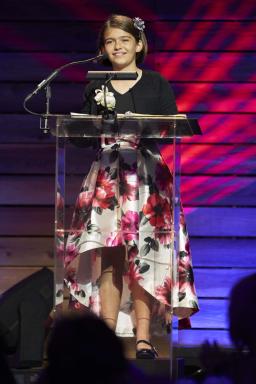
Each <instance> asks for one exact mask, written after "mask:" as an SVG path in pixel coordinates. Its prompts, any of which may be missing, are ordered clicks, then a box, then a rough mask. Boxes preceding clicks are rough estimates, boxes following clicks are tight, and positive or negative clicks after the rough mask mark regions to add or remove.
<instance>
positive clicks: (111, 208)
mask: <svg viewBox="0 0 256 384" xmlns="http://www.w3.org/2000/svg"><path fill="white" fill-rule="evenodd" d="M171 196H172V175H171V173H170V171H169V169H168V167H167V166H166V164H165V163H164V161H163V159H162V157H161V155H160V154H159V152H158V151H156V150H155V149H154V147H152V148H150V147H145V146H143V145H142V144H139V143H138V142H137V141H136V140H133V139H131V138H129V139H127V141H125V140H122V141H113V140H112V142H110V141H106V140H102V143H101V149H100V151H99V156H98V160H96V161H95V162H94V163H93V164H92V166H91V169H90V171H89V173H88V175H87V176H86V177H85V179H84V181H83V183H82V187H81V191H80V194H79V196H78V198H77V202H76V208H75V212H74V215H73V220H72V226H71V232H70V234H69V237H68V240H67V244H66V257H65V269H66V277H65V279H66V283H67V284H68V286H69V287H70V291H71V295H72V297H73V300H74V302H75V303H76V304H77V305H78V306H79V303H81V304H83V305H85V306H87V307H89V308H91V309H92V310H93V311H95V312H97V313H99V312H100V301H99V277H100V275H101V257H100V254H101V252H100V250H101V249H103V248H104V247H114V246H120V245H125V247H126V250H127V251H126V262H125V264H126V268H125V272H124V283H125V284H124V289H123V297H122V302H121V307H120V313H119V317H118V325H117V330H116V332H117V334H118V335H122V336H131V335H133V329H134V327H135V326H136V325H135V324H134V322H133V318H134V316H133V305H132V298H131V295H130V290H129V285H130V283H131V282H132V281H134V280H137V281H138V283H139V284H140V285H141V286H142V287H143V288H144V289H145V290H146V291H147V292H149V293H150V295H151V296H152V297H153V298H154V300H153V302H154V308H153V318H152V324H151V327H152V331H153V332H154V331H155V332H157V333H159V334H160V333H162V331H163V330H164V329H166V328H165V326H166V319H167V318H168V314H170V312H171V311H172V309H173V312H174V314H175V315H177V316H178V317H179V318H185V317H188V316H190V315H191V314H193V313H195V312H197V311H198V302H197V296H196V293H195V288H194V278H193V270H192V262H191V254H190V248H189V240H188V234H187V230H186V225H185V222H184V215H183V211H182V209H181V217H180V236H179V239H180V250H179V259H178V262H177V264H178V271H177V272H178V279H177V282H176V283H174V282H173V281H172V279H171V276H172V265H171V259H172V257H171V248H172V247H171V225H172V201H171Z"/></svg>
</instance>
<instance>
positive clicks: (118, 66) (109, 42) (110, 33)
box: [102, 28, 143, 71]
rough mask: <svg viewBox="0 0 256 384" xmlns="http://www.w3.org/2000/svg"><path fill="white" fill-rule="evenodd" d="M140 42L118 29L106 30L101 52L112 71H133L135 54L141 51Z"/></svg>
mask: <svg viewBox="0 0 256 384" xmlns="http://www.w3.org/2000/svg"><path fill="white" fill-rule="evenodd" d="M142 48H143V47H142V42H141V40H140V41H139V42H137V41H136V40H135V38H134V37H133V36H132V35H131V34H130V33H128V32H125V31H123V30H122V29H119V28H108V29H107V30H106V32H105V35H104V47H103V50H102V51H103V52H105V53H107V55H108V59H109V61H110V62H111V64H112V67H113V69H114V70H117V71H120V70H134V69H136V68H137V66H136V53H137V52H140V51H141V50H142Z"/></svg>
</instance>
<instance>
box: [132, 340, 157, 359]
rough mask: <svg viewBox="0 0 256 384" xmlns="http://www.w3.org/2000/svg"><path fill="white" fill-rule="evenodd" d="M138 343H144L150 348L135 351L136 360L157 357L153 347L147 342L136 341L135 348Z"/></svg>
mask: <svg viewBox="0 0 256 384" xmlns="http://www.w3.org/2000/svg"><path fill="white" fill-rule="evenodd" d="M140 343H145V344H147V345H149V346H150V347H151V348H142V349H137V350H136V359H151V360H153V359H155V358H156V357H157V356H158V353H157V351H156V349H155V347H154V346H153V345H152V344H151V343H150V342H149V341H147V340H138V341H137V343H136V346H137V345H138V344H140Z"/></svg>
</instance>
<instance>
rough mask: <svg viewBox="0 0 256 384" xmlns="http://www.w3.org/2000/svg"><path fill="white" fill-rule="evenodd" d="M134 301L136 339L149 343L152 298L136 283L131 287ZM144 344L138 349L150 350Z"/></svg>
mask: <svg viewBox="0 0 256 384" xmlns="http://www.w3.org/2000/svg"><path fill="white" fill-rule="evenodd" d="M131 291H132V296H133V300H134V310H135V317H136V339H137V341H138V340H147V341H150V320H151V307H152V298H151V296H150V294H149V293H148V292H147V291H145V289H143V288H142V287H141V286H140V285H139V284H138V282H133V283H132V286H131ZM150 348H151V347H150V346H149V345H147V344H145V343H140V344H139V345H138V349H150Z"/></svg>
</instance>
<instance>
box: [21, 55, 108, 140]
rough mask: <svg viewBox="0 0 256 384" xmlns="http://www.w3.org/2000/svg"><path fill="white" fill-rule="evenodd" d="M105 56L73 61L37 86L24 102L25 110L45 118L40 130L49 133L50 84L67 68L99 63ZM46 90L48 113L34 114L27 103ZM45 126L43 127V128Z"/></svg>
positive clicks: (34, 113)
mask: <svg viewBox="0 0 256 384" xmlns="http://www.w3.org/2000/svg"><path fill="white" fill-rule="evenodd" d="M104 56H105V54H100V55H97V56H95V57H91V58H90V59H84V60H78V61H72V62H70V63H67V64H64V65H62V66H61V67H58V68H57V69H55V70H54V71H53V72H52V73H51V74H50V75H49V76H48V77H47V78H46V79H44V80H43V81H41V83H39V84H38V85H37V87H36V88H35V89H34V91H33V92H31V93H30V94H28V95H27V96H26V97H25V99H24V101H23V107H24V109H25V110H26V111H27V112H28V113H30V114H32V115H36V116H41V117H43V118H44V124H42V123H41V122H40V129H43V131H44V133H47V132H48V131H49V127H48V116H49V112H50V98H51V88H50V85H49V84H50V83H51V81H52V80H53V79H54V78H55V77H56V76H57V75H58V74H59V73H60V72H61V71H62V70H63V69H65V68H68V67H70V66H72V65H75V64H84V63H89V62H91V61H92V62H97V61H98V60H99V59H102V58H104ZM44 88H46V111H45V114H42V113H37V112H34V111H32V110H31V109H29V108H28V107H27V105H26V104H27V102H28V100H29V99H31V98H32V97H33V96H34V95H36V94H37V93H38V92H39V91H40V90H41V89H44ZM42 125H43V126H42Z"/></svg>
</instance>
